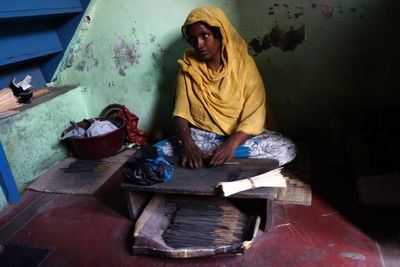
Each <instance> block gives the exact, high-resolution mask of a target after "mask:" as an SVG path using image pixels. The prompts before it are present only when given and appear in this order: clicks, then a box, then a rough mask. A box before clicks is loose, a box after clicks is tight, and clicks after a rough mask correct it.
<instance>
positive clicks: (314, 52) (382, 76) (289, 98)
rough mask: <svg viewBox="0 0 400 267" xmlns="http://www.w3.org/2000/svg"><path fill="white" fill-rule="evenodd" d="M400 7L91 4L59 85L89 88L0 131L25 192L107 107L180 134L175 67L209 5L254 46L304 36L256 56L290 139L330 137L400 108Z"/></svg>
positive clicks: (366, 2) (349, 2) (332, 1)
mask: <svg viewBox="0 0 400 267" xmlns="http://www.w3.org/2000/svg"><path fill="white" fill-rule="evenodd" d="M397 2H398V1H393V0H380V1H378V0H325V1H322V0H321V1H320V0H297V1H294V0H292V1H289V0H287V1H284V0H280V1H260V0H246V1H244V0H243V1H239V0H237V1H233V0H219V1H215V0H214V1H198V0H174V1H163V0H136V1H130V0H119V1H100V0H92V1H91V3H90V5H89V7H88V9H87V11H86V14H85V16H84V19H83V20H82V22H81V24H80V26H79V28H78V30H77V31H76V33H75V36H74V38H73V40H72V41H71V43H70V45H69V47H68V49H67V52H66V54H65V57H64V59H63V60H62V62H61V63H60V66H59V69H58V71H57V72H56V74H55V76H54V79H55V82H56V83H57V84H59V85H63V84H80V87H79V88H77V89H74V90H72V91H70V92H69V93H67V94H66V95H62V96H59V97H57V98H55V99H53V100H51V101H48V102H46V103H44V104H42V105H39V106H37V107H35V108H32V109H30V110H28V111H25V112H23V113H21V114H19V115H16V116H13V117H11V118H9V119H6V120H1V121H0V124H1V130H0V131H1V141H2V143H3V145H4V149H5V151H6V154H7V156H8V159H9V162H10V166H11V169H12V171H13V174H14V176H15V178H16V181H17V184H18V186H19V188H20V189H22V188H23V187H24V186H25V185H26V184H27V183H29V182H31V181H33V180H34V179H36V178H37V177H38V176H39V175H40V174H42V173H43V172H44V171H46V170H47V169H48V168H49V167H50V166H52V165H54V164H56V163H57V162H58V161H59V160H61V159H62V158H63V157H64V155H65V153H64V150H63V148H62V147H61V146H60V145H59V144H58V142H57V141H56V137H57V136H58V135H59V133H60V132H61V131H62V130H63V129H64V128H65V127H66V126H67V122H68V121H69V120H70V119H75V120H80V119H82V118H88V117H93V116H97V115H98V114H99V112H100V111H101V110H102V109H103V108H104V107H105V106H107V105H108V104H112V103H119V104H125V105H126V106H127V107H128V108H129V109H130V110H131V111H132V112H133V113H135V114H136V115H137V116H138V117H139V118H140V120H139V128H141V129H143V130H146V131H152V132H153V133H156V134H160V133H168V132H169V131H171V118H170V114H171V110H172V105H173V84H174V81H175V78H176V74H177V72H178V64H177V63H176V60H177V59H178V58H180V57H181V55H182V52H183V51H184V49H185V48H187V47H188V46H187V44H186V43H185V42H184V41H183V40H182V38H181V35H180V26H181V25H182V23H183V22H184V20H185V18H186V16H187V14H188V13H189V12H190V10H192V9H193V8H195V7H197V6H200V5H214V6H217V7H220V8H222V9H223V10H224V11H225V12H226V14H227V15H228V17H229V18H230V20H231V22H232V24H233V25H234V26H235V27H236V29H237V30H238V31H239V32H240V33H241V34H242V36H243V37H244V38H245V40H246V41H247V42H248V43H250V42H251V41H252V40H253V39H256V40H261V39H262V37H263V36H265V35H266V34H270V33H271V31H272V29H273V28H274V27H278V28H279V29H280V30H281V31H282V33H283V34H285V33H287V32H289V31H290V30H291V29H292V30H296V29H298V28H299V27H302V26H304V28H305V40H304V42H302V43H299V44H297V45H296V46H295V47H294V48H293V50H288V51H283V50H282V49H281V48H279V47H275V46H272V47H271V48H269V49H265V50H263V51H261V52H258V53H256V52H255V51H254V49H252V48H251V47H250V50H249V51H250V53H251V54H252V55H254V56H255V59H256V62H257V65H258V67H259V69H260V72H261V73H262V76H263V78H264V81H265V84H266V87H267V91H268V95H269V102H270V106H271V108H272V111H273V113H274V115H275V119H276V121H277V123H278V126H279V128H280V130H281V131H282V132H283V133H285V134H286V135H288V136H290V137H292V138H295V139H302V138H307V137H312V136H325V135H327V134H328V129H329V127H328V126H329V122H330V120H331V116H332V113H333V111H334V110H336V109H338V108H339V109H342V110H345V111H349V112H351V111H353V110H357V109H359V108H363V107H384V106H398V103H397V102H398V101H397V99H398V97H399V83H400V82H399V78H398V77H399V76H400V75H399V68H398V67H397V66H396V65H395V63H397V62H398V59H399V52H398V49H397V42H396V39H397V36H396V34H397V33H398V30H397V20H396V18H397V12H398V10H399V9H398V6H399V4H397ZM289 40H290V39H289ZM292 41H293V40H292ZM39 131H40V133H41V134H40V135H39V134H38V132H39ZM15 140H18V143H17V142H16V141H15ZM1 197H2V195H1V194H0V206H1V205H3V206H4V205H5V200H4V197H3V200H1Z"/></svg>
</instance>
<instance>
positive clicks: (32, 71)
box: [0, 0, 90, 90]
mask: <svg viewBox="0 0 400 267" xmlns="http://www.w3.org/2000/svg"><path fill="white" fill-rule="evenodd" d="M89 1H90V0H57V1H54V0H2V1H1V5H0V90H1V89H2V88H4V87H7V86H8V84H9V82H10V80H11V78H12V77H16V78H17V80H21V79H23V78H24V77H25V76H26V75H28V74H29V75H31V76H32V85H33V86H34V89H35V87H36V88H40V87H44V86H45V83H46V82H48V81H50V79H51V77H52V75H53V73H54V71H55V69H56V67H57V65H58V63H59V61H60V60H61V58H62V55H63V52H64V50H65V49H66V47H67V46H68V43H69V41H70V40H71V38H72V35H73V34H74V32H75V29H76V27H77V25H78V23H79V21H80V19H81V17H82V15H83V12H84V10H85V9H86V7H87V5H88V3H89Z"/></svg>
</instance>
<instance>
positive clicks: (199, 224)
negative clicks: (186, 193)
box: [162, 202, 247, 248]
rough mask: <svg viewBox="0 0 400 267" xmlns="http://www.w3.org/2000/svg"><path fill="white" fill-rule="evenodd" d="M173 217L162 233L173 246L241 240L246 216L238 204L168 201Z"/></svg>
mask: <svg viewBox="0 0 400 267" xmlns="http://www.w3.org/2000/svg"><path fill="white" fill-rule="evenodd" d="M167 206H169V207H168V210H169V212H167V214H166V215H167V216H169V217H170V218H171V222H170V224H169V226H168V228H167V229H166V230H165V231H164V233H163V235H162V237H163V239H164V241H165V243H166V244H167V245H168V246H170V247H173V248H184V247H211V246H226V245H232V244H234V243H238V242H241V241H242V237H243V231H244V228H245V226H246V222H247V217H246V215H245V214H244V213H242V212H240V210H238V209H237V208H236V207H234V206H232V205H227V204H222V205H221V204H213V203H193V202H187V203H185V202H180V203H171V202H168V203H167Z"/></svg>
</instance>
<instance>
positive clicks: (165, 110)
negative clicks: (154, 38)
mask: <svg viewBox="0 0 400 267" xmlns="http://www.w3.org/2000/svg"><path fill="white" fill-rule="evenodd" d="M186 49H187V47H186V46H185V43H184V41H183V40H182V39H176V40H174V41H173V42H171V44H170V45H169V46H168V47H167V48H166V49H165V53H160V55H158V56H156V55H154V57H153V60H154V64H153V67H154V68H157V69H159V72H160V75H159V79H158V82H157V88H158V90H159V93H158V94H157V95H158V99H157V100H156V104H155V105H154V110H153V111H152V114H153V116H152V121H151V122H150V132H152V133H153V134H154V136H155V138H156V139H163V138H165V137H167V136H169V135H171V134H172V133H173V123H172V111H173V107H174V99H175V82H176V78H177V75H178V72H179V68H180V66H179V63H178V62H177V60H178V59H180V58H182V55H183V52H184V51H185V50H186Z"/></svg>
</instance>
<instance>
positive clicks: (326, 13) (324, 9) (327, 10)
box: [321, 5, 333, 18]
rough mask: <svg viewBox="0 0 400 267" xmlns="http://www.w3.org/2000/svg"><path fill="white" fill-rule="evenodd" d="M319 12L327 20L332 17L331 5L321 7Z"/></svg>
mask: <svg viewBox="0 0 400 267" xmlns="http://www.w3.org/2000/svg"><path fill="white" fill-rule="evenodd" d="M321 12H322V15H324V16H325V17H327V18H330V17H332V15H333V6H331V5H321Z"/></svg>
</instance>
